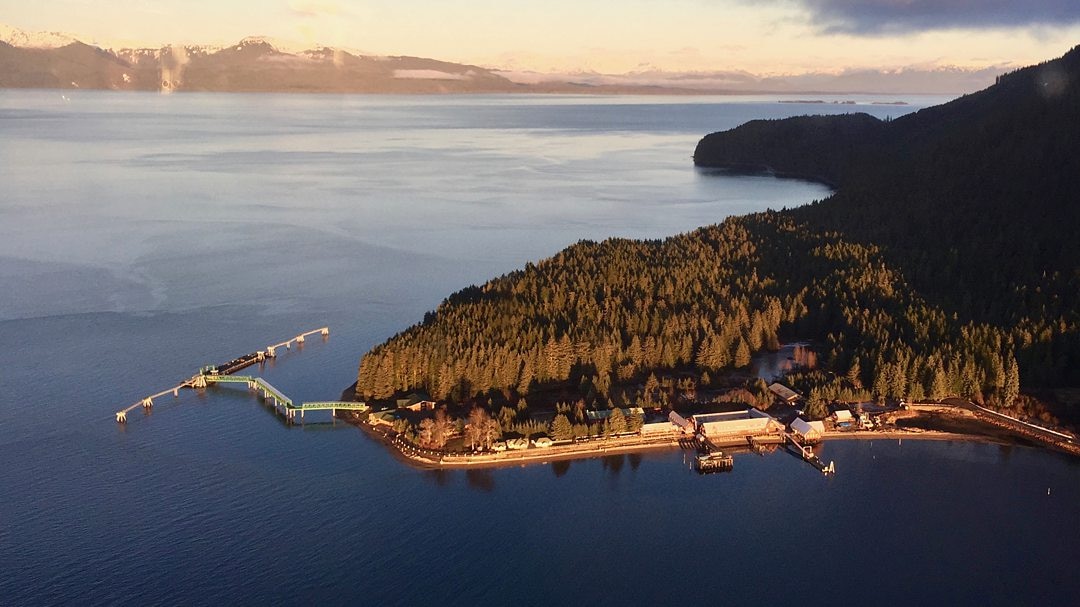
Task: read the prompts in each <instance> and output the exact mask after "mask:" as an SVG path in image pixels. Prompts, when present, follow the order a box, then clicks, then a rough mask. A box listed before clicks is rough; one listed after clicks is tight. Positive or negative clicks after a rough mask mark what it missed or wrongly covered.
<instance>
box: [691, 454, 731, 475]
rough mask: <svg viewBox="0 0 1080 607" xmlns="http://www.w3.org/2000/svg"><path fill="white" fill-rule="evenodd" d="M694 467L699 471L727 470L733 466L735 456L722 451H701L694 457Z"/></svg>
mask: <svg viewBox="0 0 1080 607" xmlns="http://www.w3.org/2000/svg"><path fill="white" fill-rule="evenodd" d="M694 468H695V469H696V470H697V471H698V472H701V473H705V472H728V471H730V470H733V469H734V468H735V458H734V457H733V456H731V455H727V454H725V453H724V452H723V451H716V452H714V453H702V454H701V455H698V456H697V458H695V459H694Z"/></svg>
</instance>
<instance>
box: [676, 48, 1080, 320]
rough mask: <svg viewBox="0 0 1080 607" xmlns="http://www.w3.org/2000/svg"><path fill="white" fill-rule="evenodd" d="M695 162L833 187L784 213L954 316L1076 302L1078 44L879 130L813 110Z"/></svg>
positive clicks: (728, 142) (744, 135) (751, 130)
mask: <svg viewBox="0 0 1080 607" xmlns="http://www.w3.org/2000/svg"><path fill="white" fill-rule="evenodd" d="M874 123H876V124H874ZM694 160H695V163H697V164H699V165H702V166H710V167H728V168H733V169H740V170H743V169H745V168H746V167H747V166H752V167H756V168H768V169H770V170H773V171H775V172H777V173H779V174H790V175H796V176H800V177H805V178H815V179H820V180H822V181H825V182H827V183H829V184H831V185H833V186H834V187H836V188H837V192H836V194H835V195H834V196H832V197H830V198H828V199H827V200H824V201H821V202H820V203H818V204H815V205H811V206H808V207H805V208H802V209H798V210H795V211H793V213H792V214H793V216H794V217H796V218H798V219H800V220H802V221H806V222H808V223H809V225H811V226H813V227H815V228H817V229H820V230H839V231H841V232H843V233H844V234H845V235H846V236H848V237H849V238H851V239H853V240H856V241H858V242H862V243H873V244H874V245H877V246H880V247H882V248H883V249H884V251H885V256H886V258H887V259H888V260H890V261H891V262H893V263H895V264H897V266H898V267H899V268H901V269H902V270H903V271H904V272H905V275H906V277H907V278H908V279H909V280H911V282H912V284H913V285H914V286H915V287H916V288H919V289H920V291H921V292H922V293H923V294H924V295H926V296H927V297H929V298H931V299H932V300H933V301H936V302H938V303H940V304H942V305H944V306H945V307H946V309H948V310H949V311H951V312H957V313H959V314H960V315H961V316H962V317H964V318H969V319H976V320H985V321H990V322H995V323H1015V322H1019V321H1020V320H1021V319H1022V318H1023V317H1024V316H1027V315H1030V314H1038V315H1041V316H1068V317H1073V316H1074V315H1075V314H1076V310H1077V308H1078V306H1080V299H1078V293H1080V239H1077V238H1076V237H1075V236H1074V235H1073V234H1072V231H1073V230H1074V229H1075V228H1076V227H1078V226H1080V47H1078V48H1076V49H1073V50H1072V51H1070V52H1069V53H1068V54H1066V55H1065V56H1063V57H1062V58H1060V59H1057V60H1054V61H1050V62H1047V63H1044V64H1042V65H1038V66H1033V67H1029V68H1025V69H1022V70H1018V71H1016V72H1013V73H1010V74H1006V75H1004V76H1002V77H1001V78H1000V79H999V81H998V83H997V84H995V85H994V86H992V87H990V88H988V89H986V90H983V91H980V92H978V93H974V94H971V95H967V96H964V97H961V98H959V99H957V100H955V101H953V102H951V103H947V104H944V105H941V106H936V107H931V108H927V109H924V110H922V111H919V112H916V113H914V114H910V115H907V116H904V117H902V118H899V119H897V120H893V121H891V122H888V123H884V122H878V121H876V120H874V119H873V118H870V117H869V116H865V115H861V114H856V115H848V116H829V117H818V116H815V117H802V118H793V119H789V120H782V121H758V122H755V123H750V124H747V125H743V126H741V127H739V128H737V129H733V130H731V131H727V132H723V133H714V134H711V135H708V136H706V137H705V138H704V139H702V140H701V142H700V143H699V144H698V147H697V150H696V151H695V154H694Z"/></svg>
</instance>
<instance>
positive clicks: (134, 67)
mask: <svg viewBox="0 0 1080 607" xmlns="http://www.w3.org/2000/svg"><path fill="white" fill-rule="evenodd" d="M1003 71H1004V68H987V69H983V70H961V69H909V70H900V71H882V70H850V71H845V72H841V73H838V74H825V73H820V74H814V73H811V74H802V75H795V76H766V77H762V76H756V75H754V74H751V73H748V72H744V71H736V70H729V71H714V72H664V71H656V70H649V71H640V72H635V73H629V74H622V75H608V74H599V73H591V72H588V73H583V72H579V73H567V74H541V73H536V72H520V71H519V72H510V71H500V70H494V69H490V68H484V67H479V66H476V65H467V64H460V63H451V62H446V61H438V60H435V59H425V58H420V57H402V56H394V57H388V56H378V55H367V54H363V53H358V52H350V51H346V50H343V49H338V48H330V47H319V48H313V49H307V50H301V49H299V48H297V47H296V45H289V44H286V43H281V42H278V41H275V40H271V39H268V38H264V37H249V38H245V39H243V40H241V41H240V42H239V43H237V44H235V45H232V46H226V47H212V46H176V45H173V46H163V47H161V48H138V49H132V48H125V49H119V50H112V49H103V48H101V47H99V46H95V45H93V44H87V43H85V42H82V41H80V40H78V39H77V38H76V36H74V35H72V34H66V33H61V32H25V31H22V30H19V29H17V28H13V27H11V26H6V25H3V24H0V88H59V89H76V88H84V89H110V90H138V91H165V92H171V91H220V92H308V93H404V94H408V93H606V94H649V93H653V94H655V93H665V94H702V93H767V94H783V93H808V94H845V93H881V94H901V93H937V94H956V93H964V92H969V91H974V90H978V89H980V88H983V87H985V86H988V85H989V84H991V83H993V81H994V78H995V77H996V76H998V75H1000V74H1001V73H1002V72H1003Z"/></svg>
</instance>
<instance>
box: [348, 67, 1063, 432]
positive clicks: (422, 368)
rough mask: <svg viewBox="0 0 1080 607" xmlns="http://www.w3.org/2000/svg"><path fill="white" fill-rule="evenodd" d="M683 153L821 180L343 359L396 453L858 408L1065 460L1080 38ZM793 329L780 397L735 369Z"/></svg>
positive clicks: (515, 281)
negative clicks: (855, 110)
mask: <svg viewBox="0 0 1080 607" xmlns="http://www.w3.org/2000/svg"><path fill="white" fill-rule="evenodd" d="M694 161H695V163H696V164H697V165H698V166H699V167H703V168H709V169H712V170H728V171H738V172H768V173H770V174H775V175H786V176H794V177H799V178H803V179H814V180H818V181H822V182H824V183H828V184H830V185H832V186H833V187H834V188H835V189H836V193H835V194H834V195H832V196H830V197H829V198H828V199H826V200H822V201H818V202H816V203H813V204H810V205H807V206H804V207H800V208H796V209H781V210H777V211H769V212H765V213H757V214H753V215H748V216H744V217H732V218H729V219H727V220H725V221H723V222H722V223H720V224H717V225H713V226H708V227H703V228H700V229H698V230H695V231H693V232H690V233H687V234H680V235H676V236H672V237H669V238H666V239H663V240H648V241H640V240H626V239H611V240H607V241H604V242H600V243H597V242H590V241H583V242H580V243H578V244H576V245H573V246H571V247H569V248H567V249H565V250H564V251H562V252H560V253H559V254H557V255H556V256H554V257H552V258H550V259H546V260H543V261H541V262H539V263H537V264H528V265H527V266H526V267H525V268H524V269H523V270H520V271H516V272H512V273H510V274H507V275H505V276H501V277H499V278H495V279H493V280H491V281H488V282H487V283H485V284H483V285H480V286H472V287H469V288H466V289H464V290H462V291H459V292H458V293H455V294H453V295H451V296H450V297H448V298H447V299H446V301H444V302H443V304H442V305H440V306H439V308H438V309H437V310H435V311H434V312H431V313H429V314H428V315H427V316H426V317H425V318H424V319H423V322H421V323H420V324H418V325H415V326H413V327H411V328H409V329H407V330H405V331H403V332H402V333H399V334H398V335H396V336H394V337H392V338H391V339H389V340H388V341H386V342H385V343H383V344H381V345H378V346H376V347H375V348H373V349H372V350H371V351H370V352H368V353H367V354H365V355H364V356H363V358H362V359H361V361H360V366H359V373H358V377H357V383H356V384H355V386H354V387H353V388H351V389H350V392H351V393H352V396H353V397H354V398H357V399H361V400H365V401H367V402H369V403H372V404H373V405H374V406H375V408H376V410H377V412H376V413H373V414H372V415H378V416H380V417H379V419H380V420H381V422H376V421H375V420H371V423H372V424H373V425H379V424H381V425H383V426H386V428H387V430H386V434H385V437H386V438H387V440H388V442H390V443H392V444H395V445H397V446H398V447H399V448H400V449H403V450H404V451H403V452H408V451H409V450H410V449H411V450H428V451H430V452H433V453H440V452H441V450H445V449H446V448H447V445H448V443H449V441H450V440H453V439H454V438H455V437H458V439H460V440H463V441H465V442H464V444H466V445H467V446H468V449H470V450H471V451H473V452H490V451H491V449H492V446H493V445H494V444H496V443H500V442H504V441H506V440H508V439H509V440H524V441H526V444H528V443H529V441H536V440H538V439H543V440H547V441H552V440H554V441H581V440H592V438H593V437H618V436H620V435H622V434H624V433H627V432H631V433H633V432H637V433H638V435H639V436H642V435H641V433H642V432H643V428H645V427H646V426H647V425H648V424H649V423H651V422H653V421H656V422H657V423H660V424H661V425H664V424H665V423H666V422H667V423H669V424H670V423H675V424H676V425H678V424H677V423H676V422H677V419H678V418H680V417H681V418H683V419H685V418H686V417H689V416H692V415H707V414H710V413H716V412H723V411H732V410H735V411H736V412H737V411H740V410H742V411H746V410H749V411H750V413H749V414H748V419H750V418H754V419H759V420H760V419H761V417H760V416H755V415H754V414H753V411H754V410H762V411H764V412H765V413H764V416H765V417H769V418H770V419H779V418H780V417H782V416H784V415H786V416H788V418H789V419H791V416H792V415H798V416H799V418H798V419H801V420H803V421H804V422H806V423H813V422H816V421H818V420H825V419H828V418H834V419H835V418H836V417H837V415H838V414H839V413H840V412H842V411H846V412H847V414H848V415H851V414H855V415H860V414H862V413H864V412H865V413H867V419H866V421H865V422H863V421H860V422H858V423H859V424H863V423H866V424H867V425H869V426H870V427H877V428H878V429H879V430H880V428H881V427H882V426H884V427H889V425H890V424H893V425H895V424H898V423H901V422H900V421H899V419H900V417H899V416H898V415H897V412H898V411H901V410H903V409H904V406H907V405H910V404H913V403H918V404H921V405H922V406H927V407H931V408H933V407H937V408H940V409H943V410H951V411H961V410H963V411H966V412H968V413H970V414H972V415H974V416H976V417H978V418H979V419H981V420H982V421H984V422H986V423H990V424H992V425H1000V424H1004V426H1005V427H1007V429H1009V430H1010V431H1011V432H1012V433H1013V434H1016V433H1019V434H1024V432H1025V428H1026V429H1029V430H1032V429H1033V430H1032V433H1033V434H1031V435H1030V436H1028V438H1030V439H1032V440H1035V441H1037V442H1042V443H1044V444H1051V445H1054V446H1057V447H1060V448H1062V449H1064V450H1067V451H1071V452H1076V445H1075V443H1074V439H1073V432H1075V429H1076V424H1077V423H1078V422H1080V305H1078V304H1080V239H1077V238H1076V237H1075V234H1073V233H1072V230H1070V229H1068V228H1070V227H1073V226H1078V225H1080V204H1077V202H1076V192H1077V191H1080V47H1078V48H1076V49H1073V50H1072V51H1070V52H1069V53H1067V54H1066V55H1065V56H1064V57H1062V58H1060V59H1057V60H1054V61H1051V62H1047V63H1045V64H1042V65H1038V66H1032V67H1029V68H1025V69H1022V70H1018V71H1016V72H1013V73H1010V74H1007V75H1004V76H1002V77H1001V78H1000V79H999V81H998V82H997V84H995V85H994V86H992V87H990V88H988V89H986V90H984V91H981V92H979V93H975V94H971V95H967V96H964V97H962V98H960V99H957V100H955V101H953V102H950V103H947V104H944V105H941V106H937V107H932V108H928V109H925V110H922V111H919V112H917V113H914V114H910V115H907V116H904V117H902V118H898V119H896V120H891V121H881V120H878V119H876V118H873V117H871V116H869V115H866V114H849V115H842V116H812V117H801V118H791V119H786V120H771V121H770V120H758V121H753V122H750V123H747V124H745V125H743V126H740V127H738V128H736V129H733V130H731V131H726V132H722V133H714V134H711V135H708V136H706V137H705V138H704V139H702V140H701V142H700V143H699V145H698V147H697V149H696V151H695V153H694ZM803 340H805V342H806V345H805V346H800V349H799V350H798V352H794V351H793V352H792V355H791V358H792V361H793V364H792V365H791V366H790V369H789V370H788V371H787V373H786V375H785V377H784V378H783V382H784V384H783V385H782V386H781V387H782V388H783V389H784V390H787V391H788V392H790V394H793V395H794V396H793V397H789V395H788V392H784V391H783V390H780V389H779V388H776V387H774V386H770V385H767V382H765V381H762V380H761V379H758V378H757V377H755V376H754V375H752V374H750V373H748V369H749V367H750V364H751V361H752V360H753V357H754V356H756V355H759V354H760V353H764V352H775V351H778V350H780V348H781V347H782V344H784V343H791V342H794V341H803ZM1022 386H1023V389H1022V388H1021V387H1022ZM781 401H782V402H781ZM748 407H749V409H747V408H748ZM774 407H779V408H774ZM673 415H674V416H676V417H672V416H673ZM881 416H886V417H881ZM875 417H877V418H878V419H876V420H875V419H874V418H875ZM792 421H793V420H792ZM705 423H709V422H705ZM747 423H751V422H747ZM752 423H753V424H761V423H764V422H760V421H757V422H752ZM784 423H787V421H786V420H784ZM950 424H951V425H950ZM946 425H947V426H949V427H952V428H955V427H957V426H956V425H955V424H953V423H952V422H949V423H947V424H946ZM664 427H665V428H668V426H664ZM1042 428H1047V429H1049V430H1047V431H1046V432H1044V431H1043V430H1041V429H1042ZM668 429H670V428H668ZM924 430H932V428H924ZM979 433H984V432H982V431H979ZM1047 433H1048V434H1047ZM1044 434H1046V435H1045V436H1044ZM1055 435H1056V436H1057V437H1059V438H1053V437H1054V436H1055ZM1048 437H1049V438H1048ZM742 438H746V437H742ZM1044 439H1045V440H1044ZM634 440H638V441H640V440H641V438H639V439H634ZM669 442H670V441H669ZM744 442H745V441H744ZM750 443H751V444H750V446H753V441H750ZM506 444H507V445H508V444H509V443H506Z"/></svg>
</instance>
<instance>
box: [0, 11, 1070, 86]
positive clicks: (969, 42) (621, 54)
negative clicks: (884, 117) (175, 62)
mask: <svg viewBox="0 0 1080 607" xmlns="http://www.w3.org/2000/svg"><path fill="white" fill-rule="evenodd" d="M0 22H3V23H6V24H8V25H11V26H15V27H18V28H21V29H23V30H30V31H39V30H44V31H61V32H69V33H72V34H75V35H77V37H79V38H80V39H83V40H85V41H88V42H92V43H96V44H98V45H100V46H104V47H112V48H120V47H130V46H137V47H141V46H147V47H160V46H162V45H165V44H173V43H178V44H214V45H227V44H232V43H235V42H237V41H239V40H240V39H241V38H243V37H246V36H250V35H264V36H269V37H272V38H277V39H281V40H287V41H292V42H294V43H296V44H297V45H300V46H303V47H309V46H310V47H313V46H315V45H328V46H337V47H342V48H346V49H352V50H357V51H362V52H365V53H370V54H380V55H414V56H422V57H433V58H437V59H443V60H447V61H455V62H461V63H472V64H477V65H481V66H484V67H492V68H499V69H509V70H534V71H540V72H576V71H593V72H600V73H609V74H622V73H628V72H641V71H649V70H663V71H673V72H702V71H721V70H745V71H748V72H751V73H754V74H758V75H785V74H800V73H808V72H839V71H842V70H851V69H885V70H893V69H911V68H918V69H927V68H929V69H933V68H938V67H960V68H972V69H977V68H985V67H991V66H994V67H1013V66H1015V67H1019V66H1022V65H1027V64H1031V63H1036V62H1039V61H1042V60H1046V59H1051V58H1053V57H1056V56H1059V55H1061V54H1063V53H1064V52H1065V51H1067V50H1068V49H1069V48H1071V47H1072V46H1074V45H1077V44H1080V0H1020V1H1011V0H543V1H542V2H541V1H537V0H467V1H466V0H34V1H30V0H0Z"/></svg>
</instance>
